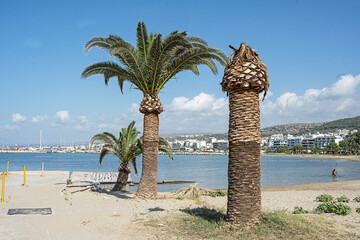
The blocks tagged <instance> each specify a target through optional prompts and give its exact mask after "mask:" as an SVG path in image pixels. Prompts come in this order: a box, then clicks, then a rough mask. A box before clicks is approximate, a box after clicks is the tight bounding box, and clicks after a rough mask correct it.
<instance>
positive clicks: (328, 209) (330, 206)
mask: <svg viewBox="0 0 360 240" xmlns="http://www.w3.org/2000/svg"><path fill="white" fill-rule="evenodd" d="M315 211H316V212H318V213H335V214H337V215H348V214H349V213H351V208H350V207H349V206H346V205H344V204H342V203H335V202H325V203H322V204H320V205H319V206H318V207H317V208H316V210H315Z"/></svg>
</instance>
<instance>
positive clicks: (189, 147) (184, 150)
mask: <svg viewBox="0 0 360 240" xmlns="http://www.w3.org/2000/svg"><path fill="white" fill-rule="evenodd" d="M357 132H358V130H348V129H339V130H336V131H335V132H327V133H319V132H317V133H307V134H302V135H298V136H294V135H291V134H282V133H278V134H273V135H270V136H266V137H262V138H261V148H262V153H265V152H267V153H269V152H285V151H287V150H294V149H296V150H303V151H306V152H307V153H319V152H322V151H326V149H329V147H332V149H334V148H335V149H338V151H340V150H345V151H349V150H350V149H349V139H348V136H349V135H352V134H355V133H357ZM165 139H166V140H167V141H168V143H169V145H170V147H171V149H172V151H173V154H194V155H196V154H216V155H217V154H221V155H223V154H228V149H229V142H228V140H227V134H208V135H202V134H187V135H178V136H173V137H167V138H165ZM101 148H102V143H100V142H99V143H95V144H94V145H93V146H92V148H90V147H89V144H79V145H62V146H61V145H54V146H41V145H28V146H18V145H13V146H11V145H9V146H0V152H34V153H100V151H101ZM160 154H162V153H160Z"/></svg>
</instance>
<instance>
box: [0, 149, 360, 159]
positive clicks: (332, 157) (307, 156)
mask: <svg viewBox="0 0 360 240" xmlns="http://www.w3.org/2000/svg"><path fill="white" fill-rule="evenodd" d="M0 153H46V152H32V151H0ZM74 153H91V154H96V153H93V152H74ZM48 154H51V153H48ZM172 154H173V155H219V156H225V155H229V154H228V153H207V152H195V153H194V152H192V153H190V152H189V153H188V152H173V153H172ZM159 155H166V154H164V153H159ZM261 156H270V157H302V158H327V159H344V160H349V161H355V162H360V155H322V154H286V153H270V154H269V153H261Z"/></svg>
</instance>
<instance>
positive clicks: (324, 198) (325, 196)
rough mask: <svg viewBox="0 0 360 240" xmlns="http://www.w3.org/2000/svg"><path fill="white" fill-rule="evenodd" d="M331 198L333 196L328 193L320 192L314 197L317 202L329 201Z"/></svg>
mask: <svg viewBox="0 0 360 240" xmlns="http://www.w3.org/2000/svg"><path fill="white" fill-rule="evenodd" d="M331 200H333V197H332V196H331V195H329V194H322V195H320V196H318V197H316V201H318V202H330V201H331Z"/></svg>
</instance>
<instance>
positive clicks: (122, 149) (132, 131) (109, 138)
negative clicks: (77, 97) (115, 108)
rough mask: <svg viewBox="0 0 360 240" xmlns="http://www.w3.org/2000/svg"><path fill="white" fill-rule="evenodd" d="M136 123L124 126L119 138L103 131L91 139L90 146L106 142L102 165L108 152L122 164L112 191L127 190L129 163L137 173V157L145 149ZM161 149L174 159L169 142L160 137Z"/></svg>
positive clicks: (102, 150)
mask: <svg viewBox="0 0 360 240" xmlns="http://www.w3.org/2000/svg"><path fill="white" fill-rule="evenodd" d="M134 125H135V121H132V122H131V123H130V124H129V126H128V127H127V128H122V129H121V132H120V136H119V139H116V137H115V136H114V135H112V134H111V133H108V132H103V133H101V134H96V135H95V136H93V137H92V138H91V140H90V147H92V145H93V144H94V142H95V141H102V142H103V143H104V145H103V146H102V149H101V151H100V157H99V162H100V165H101V163H102V161H103V158H104V157H105V156H106V155H108V154H113V155H115V156H117V157H118V158H119V160H120V166H119V168H118V171H119V175H118V178H117V180H116V184H115V186H114V187H113V189H112V191H125V190H126V183H127V181H128V179H129V174H130V172H131V168H130V164H129V163H131V164H132V165H133V168H134V171H135V174H136V175H137V168H136V157H137V156H139V155H140V154H141V153H142V151H143V147H142V146H143V143H142V142H143V140H142V138H137V136H138V135H139V133H140V132H139V131H138V130H137V129H136V128H135V127H134ZM159 150H161V151H163V152H165V153H167V154H168V156H169V158H170V159H171V160H172V152H171V148H170V146H169V144H168V142H167V141H166V140H165V139H163V138H160V143H159Z"/></svg>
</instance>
